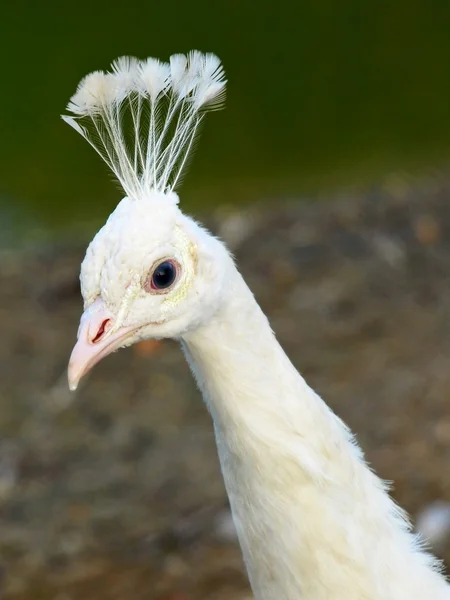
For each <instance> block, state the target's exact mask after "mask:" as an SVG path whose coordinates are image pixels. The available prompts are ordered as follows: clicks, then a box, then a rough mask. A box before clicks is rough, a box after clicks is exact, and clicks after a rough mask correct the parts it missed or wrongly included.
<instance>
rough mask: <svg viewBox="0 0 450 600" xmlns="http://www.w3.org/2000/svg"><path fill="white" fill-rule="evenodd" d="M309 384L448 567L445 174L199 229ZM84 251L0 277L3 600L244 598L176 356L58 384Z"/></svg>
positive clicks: (397, 180)
mask: <svg viewBox="0 0 450 600" xmlns="http://www.w3.org/2000/svg"><path fill="white" fill-rule="evenodd" d="M206 222H207V225H208V226H209V227H210V228H211V229H212V230H213V231H214V232H215V233H217V234H218V235H219V236H221V237H222V238H223V239H225V240H226V241H227V242H228V244H229V246H230V248H231V249H232V251H233V252H234V254H235V255H236V258H237V260H238V263H239V265H240V268H241V270H242V272H243V274H244V276H245V278H246V280H247V282H248V283H249V285H250V287H251V288H252V290H253V291H254V293H255V294H256V296H257V298H258V299H259V301H260V303H261V305H262V307H263V309H264V310H265V311H266V313H267V314H268V316H269V317H270V320H271V323H272V325H273V327H274V329H275V331H276V333H277V335H278V337H279V339H280V340H281V342H282V344H283V345H284V347H285V349H286V350H287V352H288V354H289V356H290V357H291V358H292V360H293V362H294V364H295V365H296V366H297V367H298V368H299V369H300V370H301V371H302V373H303V374H304V375H305V377H306V378H307V380H308V381H309V383H310V384H311V385H312V386H313V387H314V388H315V389H316V390H317V391H318V392H319V393H320V394H321V395H322V396H323V397H324V398H325V399H326V400H327V402H328V403H329V404H330V406H331V407H332V408H333V409H334V410H335V411H336V412H337V413H338V414H339V415H340V416H341V417H342V418H343V419H344V420H345V421H346V422H347V423H348V424H349V425H350V426H351V428H352V429H353V430H354V431H355V432H356V433H357V437H358V439H359V442H360V443H361V445H362V446H363V448H364V450H365V451H366V454H367V457H368V460H369V461H370V462H371V464H372V465H373V466H374V468H375V469H376V470H377V472H378V473H379V474H380V475H381V476H382V477H383V478H384V479H388V480H392V481H394V482H395V485H394V490H393V494H394V496H395V498H396V499H397V500H398V501H399V502H400V503H401V504H402V505H403V506H404V507H405V508H407V509H408V511H410V513H411V514H412V516H413V519H414V520H415V521H417V519H418V520H419V523H420V526H421V527H422V528H423V531H424V533H427V535H430V537H431V538H432V540H433V543H434V544H435V548H436V551H437V552H438V553H439V555H440V556H441V557H442V558H443V559H444V560H445V561H446V563H447V564H450V540H449V538H448V537H447V536H448V531H449V512H450V511H449V505H448V504H447V503H448V502H450V469H449V465H450V398H449V390H450V177H446V176H443V175H439V176H436V177H429V178H427V179H424V180H422V181H420V182H414V183H411V182H409V181H408V179H406V178H403V177H401V176H391V177H390V178H388V179H387V180H386V181H385V182H383V183H382V184H380V185H379V186H377V187H374V188H373V189H371V190H368V191H367V193H365V194H356V193H355V194H353V195H350V194H342V195H341V196H339V197H335V198H331V197H330V198H328V200H327V201H325V200H321V201H315V202H314V203H312V202H310V203H307V202H301V201H299V200H296V199H292V200H290V201H285V202H265V203H264V204H261V205H258V206H252V207H250V208H246V209H235V208H233V209H231V208H230V209H225V208H221V209H220V210H217V211H216V212H214V213H211V214H210V215H208V216H207V218H206ZM83 253H84V247H81V245H80V246H77V245H74V244H72V243H70V244H66V245H64V244H58V245H54V244H53V245H51V244H48V245H45V246H41V247H39V248H34V249H33V250H26V251H17V250H16V251H6V250H3V251H2V253H1V260H0V324H1V325H0V327H1V335H2V343H1V345H0V433H1V439H0V564H1V573H0V574H1V577H0V594H1V597H2V598H4V599H11V600H25V599H27V600H124V599H129V598H133V599H134V600H141V599H142V600H144V599H145V600H245V599H249V598H250V597H251V596H250V592H249V590H248V586H247V583H246V576H245V573H244V569H243V566H242V562H241V557H240V552H239V549H238V546H237V543H236V539H235V534H234V529H233V525H232V522H231V520H230V516H229V512H228V508H227V501H226V496H225V492H224V488H223V485H222V479H221V475H220V471H219V465H218V461H217V458H216V452H215V446H214V439H213V433H212V428H211V423H210V419H209V416H208V414H207V412H206V410H205V407H204V406H203V403H202V400H201V397H200V395H199V393H198V392H197V390H196V388H195V385H194V382H193V380H192V378H191V375H190V373H189V371H188V368H187V366H186V365H185V362H184V359H183V356H182V354H181V352H180V350H179V348H178V347H177V345H176V344H175V343H173V342H169V341H167V342H161V343H157V344H155V343H142V344H140V345H138V346H136V347H134V348H131V349H128V350H126V351H125V350H124V351H120V352H119V353H117V354H115V355H113V356H112V357H109V358H108V359H107V360H105V361H104V362H103V363H102V364H100V365H99V366H98V367H96V368H95V370H94V372H93V373H92V375H91V376H90V377H89V378H88V381H86V382H85V384H84V385H83V386H82V388H81V389H80V390H79V392H78V393H77V394H76V395H72V394H70V393H69V391H68V390H67V386H66V377H65V368H66V364H67V359H68V356H69V353H70V350H71V347H72V345H73V343H74V340H75V335H76V330H77V325H78V319H79V315H80V311H81V302H80V295H79V288H78V271H79V264H80V261H81V259H82V256H83Z"/></svg>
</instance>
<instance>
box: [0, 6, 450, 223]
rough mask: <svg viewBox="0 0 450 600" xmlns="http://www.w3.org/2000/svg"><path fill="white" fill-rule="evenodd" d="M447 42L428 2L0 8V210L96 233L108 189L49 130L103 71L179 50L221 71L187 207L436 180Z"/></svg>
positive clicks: (447, 119)
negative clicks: (204, 56)
mask: <svg viewBox="0 0 450 600" xmlns="http://www.w3.org/2000/svg"><path fill="white" fill-rule="evenodd" d="M449 27H450V3H448V2H447V1H444V0H441V1H431V2H430V1H426V0H397V2H394V3H393V2H388V1H386V0H378V2H370V1H369V2H360V1H359V0H340V1H339V2H337V1H336V0H334V1H333V0H309V1H305V0H300V1H297V0H283V1H281V2H276V3H274V2H269V1H261V0H260V1H259V2H257V3H256V2H251V1H243V0H227V1H224V2H220V3H219V2H211V1H209V0H208V1H206V0H195V1H194V2H184V1H182V0H174V1H173V2H171V3H165V2H151V1H146V2H138V1H135V0H131V1H129V2H126V3H113V2H111V1H110V0H109V1H108V2H106V1H104V0H92V1H91V2H78V3H76V4H68V3H61V2H56V1H53V0H48V1H47V2H45V3H43V2H32V1H31V0H28V1H27V2H24V1H23V0H22V1H18V2H14V3H5V4H4V6H3V8H2V20H1V24H0V40H1V42H0V43H1V44H2V46H3V47H2V56H3V65H2V71H3V72H2V94H1V96H0V108H1V110H0V119H1V125H0V130H1V134H2V135H1V140H2V143H1V144H0V152H1V156H0V165H1V177H0V197H1V198H2V199H3V201H4V202H6V203H7V202H8V199H11V200H13V201H14V206H16V207H18V209H19V212H22V213H24V212H26V213H27V214H30V213H31V214H34V215H35V216H36V217H37V218H39V219H43V220H45V221H46V222H47V223H53V224H59V225H64V224H67V223H70V222H71V221H73V220H77V219H80V218H81V219H91V218H99V217H103V218H104V217H105V216H106V214H107V213H108V212H109V210H110V209H111V207H112V206H114V203H115V202H116V200H117V199H118V198H119V192H118V191H116V190H117V187H115V186H114V184H111V177H110V176H109V175H108V173H107V171H106V167H104V166H103V165H101V164H100V161H99V159H98V157H97V156H95V155H94V153H93V152H92V150H91V149H90V148H89V146H88V145H87V144H86V143H85V142H84V141H83V140H82V139H81V138H80V137H79V136H77V135H76V134H75V133H74V132H73V131H71V130H70V129H69V127H67V126H66V125H64V123H63V122H62V121H61V120H60V119H59V115H60V114H61V113H62V112H64V108H65V105H66V103H67V101H68V99H69V97H70V96H71V94H72V93H73V92H74V90H75V88H76V85H77V83H78V81H79V80H80V79H81V78H82V77H83V76H84V75H85V74H86V73H88V72H90V71H92V70H94V69H98V68H107V67H108V66H109V64H110V62H111V60H113V59H114V58H115V57H117V56H119V55H122V54H133V55H136V56H139V57H146V56H149V55H153V56H158V57H161V58H164V59H167V57H168V56H169V55H170V54H172V53H175V52H185V51H187V50H190V49H192V48H198V49H200V50H205V51H213V52H215V53H217V54H218V55H219V56H220V57H221V59H222V60H223V62H224V65H225V68H226V71H227V75H228V79H229V94H228V106H227V110H226V111H224V112H222V113H218V114H216V115H212V116H210V118H209V119H208V122H207V125H206V127H205V131H204V133H203V140H202V143H201V144H200V146H199V149H198V151H197V156H196V158H195V160H194V165H193V168H191V172H190V173H189V175H188V177H187V179H186V183H185V184H184V185H183V200H184V201H187V204H188V207H189V205H190V206H192V204H193V203H194V202H197V204H200V203H206V202H208V201H209V199H210V197H214V198H215V201H224V200H227V201H237V200H240V199H241V198H243V197H245V198H248V199H252V198H255V197H257V196H266V195H273V194H283V193H297V194H298V193H308V192H310V191H311V190H314V189H318V188H320V187H323V186H328V185H330V183H331V182H332V183H333V184H335V183H336V182H343V183H349V182H352V181H355V180H357V179H359V178H367V177H372V176H374V175H376V174H377V173H381V172H382V171H383V170H387V169H389V170H390V169H397V168H409V167H411V168H416V167H424V166H427V165H429V164H438V163H439V164H442V163H444V162H445V161H446V160H447V159H448V155H449V146H450V107H449V81H450V36H449V34H448V32H449ZM5 206H7V204H5ZM23 208H26V210H25V211H24V210H22V209H23Z"/></svg>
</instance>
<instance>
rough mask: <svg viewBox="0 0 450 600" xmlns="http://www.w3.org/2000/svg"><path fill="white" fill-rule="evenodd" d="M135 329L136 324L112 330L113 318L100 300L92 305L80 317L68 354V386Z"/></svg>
mask: <svg viewBox="0 0 450 600" xmlns="http://www.w3.org/2000/svg"><path fill="white" fill-rule="evenodd" d="M135 331H136V328H135V327H119V328H118V329H117V330H114V317H113V315H112V313H111V312H110V311H109V310H108V308H107V307H106V306H105V304H104V302H103V300H101V299H98V300H96V301H95V302H94V303H93V304H91V306H90V307H89V308H88V309H87V310H86V311H85V312H84V313H83V315H82V317H81V320H80V327H79V329H78V341H77V343H76V344H75V346H74V348H73V350H72V354H71V356H70V360H69V367H68V369H67V375H68V380H69V388H70V389H71V390H72V391H73V390H76V389H77V386H78V383H79V382H80V379H81V378H82V377H83V376H84V375H86V373H87V372H88V371H90V370H91V369H92V367H93V366H94V365H96V364H97V363H98V362H100V361H101V359H102V358H104V357H105V356H108V354H111V352H114V350H118V349H119V348H120V347H121V346H123V345H124V344H125V342H126V340H127V339H128V338H130V337H131V336H132V335H133V333H134V332H135Z"/></svg>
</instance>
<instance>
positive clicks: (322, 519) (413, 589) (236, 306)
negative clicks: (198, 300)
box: [182, 266, 450, 600]
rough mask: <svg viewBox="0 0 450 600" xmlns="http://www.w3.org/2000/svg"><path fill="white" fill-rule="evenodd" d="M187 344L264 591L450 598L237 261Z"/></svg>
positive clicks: (309, 597)
mask: <svg viewBox="0 0 450 600" xmlns="http://www.w3.org/2000/svg"><path fill="white" fill-rule="evenodd" d="M182 345H183V348H184V351H185V354H186V357H187V359H188V362H189V364H190V366H191V369H192V371H193V374H194V376H195V377H196V379H197V382H198V385H199V387H200V389H201V391H202V393H203V396H204V399H205V402H206V404H207V406H208V408H209V410H210V412H211V415H212V418H213V422H214V428H215V433H216V440H217V446H218V452H219V458H220V462H221V466H222V471H223V475H224V480H225V485H226V488H227V492H228V495H229V499H230V504H231V508H232V511H233V516H234V519H235V523H236V527H237V531H238V535H239V540H240V544H241V547H242V550H243V554H244V559H245V562H246V566H247V569H248V572H249V577H250V581H251V584H252V588H253V592H254V594H255V598H257V600H281V598H282V599H283V600H300V599H305V600H329V598H331V597H332V598H333V599H334V600H344V599H345V600H366V599H367V600H381V599H382V600H406V599H408V600H415V599H419V598H420V599H421V600H423V598H425V597H430V598H431V597H433V598H435V599H438V598H439V600H441V599H444V598H446V599H447V600H450V588H448V586H447V585H446V583H445V581H444V579H443V578H442V577H441V576H440V575H439V574H438V573H437V572H436V571H435V565H434V563H433V560H432V559H431V558H430V557H429V555H427V554H425V553H424V552H422V551H421V550H420V549H419V548H418V546H417V544H416V543H415V539H414V537H413V536H412V535H411V534H410V533H409V528H408V525H407V522H406V521H405V519H404V516H403V514H402V512H401V511H400V510H399V509H398V508H397V507H396V506H395V504H394V503H393V502H392V500H391V499H390V498H389V496H388V494H387V493H386V491H385V486H384V485H383V483H382V482H381V481H380V480H379V479H378V478H377V477H376V476H375V475H374V474H373V473H372V471H371V470H370V469H369V468H368V467H367V466H366V464H365V462H364V459H363V456H362V452H361V450H360V449H359V447H358V446H357V445H356V443H355V442H354V440H353V438H352V435H351V433H350V432H349V430H348V428H347V427H346V426H345V425H344V424H343V423H342V421H341V420H340V419H338V417H336V415H334V413H333V412H332V411H331V410H330V409H329V408H328V407H327V406H326V404H325V403H324V402H323V401H322V400H321V398H320V397H319V396H318V395H317V394H316V393H315V392H314V391H313V390H312V389H311V388H310V387H308V385H307V384H306V382H305V381H304V379H303V378H302V377H301V375H300V374H299V373H298V372H297V370H296V369H295V368H294V367H293V365H292V364H291V362H290V361H289V359H288V358H287V356H286V355H285V353H284V351H283V350H282V348H281V347H280V345H279V344H278V342H277V341H276V339H275V337H274V335H273V333H272V330H271V328H270V326H269V323H268V321H267V319H266V317H265V316H264V314H263V313H262V311H261V309H260V308H259V306H258V304H257V303H256V301H255V299H254V297H253V295H252V293H251V292H250V290H249V289H248V287H247V286H246V284H245V282H244V281H243V279H242V277H241V276H240V274H239V273H238V272H237V270H236V269H235V268H234V266H233V267H232V268H231V269H230V276H229V281H228V278H227V291H226V293H225V294H224V299H223V302H222V305H221V306H220V308H219V310H218V311H217V313H216V314H215V316H214V317H213V318H212V319H211V321H210V322H209V323H208V324H207V325H205V326H202V327H200V328H199V329H197V330H196V331H194V332H191V333H189V334H188V335H186V336H185V337H184V339H183V341H182ZM431 590H432V591H431Z"/></svg>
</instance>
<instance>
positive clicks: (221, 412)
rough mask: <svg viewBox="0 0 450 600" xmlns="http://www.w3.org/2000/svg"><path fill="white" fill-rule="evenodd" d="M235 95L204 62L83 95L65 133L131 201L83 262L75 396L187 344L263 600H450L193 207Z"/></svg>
mask: <svg viewBox="0 0 450 600" xmlns="http://www.w3.org/2000/svg"><path fill="white" fill-rule="evenodd" d="M224 92H225V81H224V74H223V70H222V67H221V65H220V62H219V60H218V59H217V58H216V57H215V56H213V55H203V54H201V53H199V52H192V53H190V54H189V55H188V56H187V57H185V56H182V55H176V56H174V57H172V58H171V60H170V64H165V63H161V62H159V61H157V60H155V59H148V60H147V61H138V60H137V59H134V58H122V59H119V60H118V61H116V62H115V63H113V68H112V72H111V73H106V74H105V73H100V72H97V73H93V74H91V75H88V77H86V78H85V79H84V80H83V81H82V82H81V84H80V86H79V87H78V90H77V92H76V94H75V95H74V96H73V98H72V100H71V102H70V104H69V106H68V109H69V110H70V111H71V112H72V113H74V115H75V116H74V117H64V118H65V120H66V121H67V122H68V123H69V124H70V125H72V126H73V127H74V128H75V129H76V130H77V131H78V132H79V133H81V135H83V137H85V138H86V139H87V140H88V142H89V143H90V144H91V145H92V146H94V148H95V149H96V150H97V152H98V153H99V154H100V155H101V156H102V158H103V159H104V160H105V162H106V163H107V164H108V165H109V166H110V168H111V169H112V171H113V172H114V173H115V175H116V176H117V178H118V180H119V181H120V183H121V185H122V186H123V188H124V190H125V193H126V197H125V198H124V199H123V200H122V201H121V202H120V203H119V205H118V207H117V208H116V210H115V211H114V212H113V213H112V215H111V216H110V217H109V219H108V221H107V223H106V224H105V226H104V227H103V228H102V229H101V230H100V231H99V232H98V234H97V235H96V237H95V238H94V240H93V241H92V242H91V244H90V246H89V248H88V250H87V253H86V258H85V260H84V261H83V264H82V268H81V287H82V294H83V298H84V303H85V312H84V314H83V316H82V318H81V323H80V328H79V332H78V342H77V344H76V346H75V348H74V350H73V353H72V356H71V360H70V363H69V383H70V386H71V388H72V389H74V388H76V386H77V384H78V382H79V380H80V378H81V377H82V376H83V375H84V373H86V372H87V371H88V370H89V369H90V368H91V367H92V366H93V365H94V364H95V363H96V362H98V361H99V360H101V359H102V358H103V357H104V356H106V355H107V354H109V353H110V352H112V351H113V350H116V349H118V348H120V347H122V346H127V345H131V344H132V343H134V342H136V341H137V340H140V339H146V338H147V339H148V338H164V337H172V338H175V339H178V340H179V341H180V342H181V345H182V347H183V350H184V352H185V354H186V357H187V360H188V362H189V364H190V366H191V369H192V372H193V374H194V376H195V377H196V379H197V382H198V385H199V387H200V389H201V390H202V393H203V397H204V399H205V402H206V404H207V406H208V408H209V410H210V412H211V415H212V418H213V422H214V429H215V433H216V440H217V447H218V452H219V457H220V462H221V466H222V471H223V476H224V480H225V485H226V488H227V492H228V495H229V499H230V504H231V508H232V511H233V516H234V520H235V523H236V527H237V531H238V535H239V540H240V544H241V547H242V551H243V555H244V559H245V563H246V566H247V569H248V573H249V577H250V581H251V585H252V588H253V592H254V595H255V598H257V600H300V599H302V600H425V599H430V600H431V599H433V600H444V599H446V600H450V588H449V586H448V585H447V583H446V580H445V578H444V577H443V576H442V575H441V574H440V572H439V564H438V563H437V561H435V559H434V558H433V557H432V556H431V555H430V554H428V553H426V552H424V551H423V549H422V548H421V546H420V544H419V543H418V541H417V539H416V538H415V537H414V536H413V534H412V533H411V532H410V527H409V524H408V522H407V519H406V517H405V515H404V513H403V512H402V511H401V510H400V509H399V508H398V507H397V506H396V505H395V504H394V502H393V501H392V500H391V499H390V497H389V496H388V494H387V492H386V486H385V485H384V483H383V482H382V481H381V480H380V479H378V478H377V477H376V475H375V474H374V473H373V472H372V471H371V470H370V469H369V468H368V466H367V465H366V463H365V461H364V458H363V455H362V452H361V450H360V448H359V447H358V446H357V444H356V443H355V441H354V439H353V437H352V435H351V433H350V432H349V430H348V429H347V427H346V426H345V425H344V424H343V423H342V421H340V419H339V418H338V417H336V416H335V415H334V414H333V412H332V411H331V410H330V409H329V408H328V407H327V406H326V404H325V403H324V402H323V401H322V400H321V398H319V397H318V396H317V394H315V393H314V391H313V390H311V388H309V387H308V385H307V384H306V382H305V381H304V380H303V378H302V377H301V375H300V374H299V373H298V372H297V371H296V370H295V368H294V367H293V365H292V364H291V362H290V361H289V359H288V358H287V356H286V355H285V353H284V352H283V350H282V348H281V347H280V345H279V344H278V342H277V341H276V339H275V337H274V335H273V333H272V331H271V328H270V325H269V323H268V321H267V319H266V317H265V316H264V314H263V313H262V312H261V310H260V308H259V306H258V304H257V302H256V301H255V299H254V297H253V295H252V293H251V292H250V290H249V289H248V287H247V286H246V284H245V282H244V280H243V279H242V277H241V275H240V274H239V272H238V270H237V269H236V267H235V265H234V262H233V260H232V258H231V256H230V254H229V253H228V251H227V250H226V248H225V246H224V245H223V244H222V243H221V242H220V241H219V240H217V239H216V238H214V237H213V236H212V235H210V234H209V233H208V232H206V231H205V230H204V229H203V228H201V227H200V226H199V225H197V224H196V223H195V222H194V221H193V220H192V219H190V218H188V217H186V216H185V215H184V214H183V213H182V212H181V211H180V209H179V207H178V196H177V195H176V194H175V191H174V188H175V186H176V184H177V183H178V182H179V179H180V176H181V173H182V171H183V169H184V166H185V163H186V160H187V158H188V156H189V154H190V151H191V148H192V144H193V141H194V138H195V135H196V133H197V131H198V126H199V124H200V121H201V119H202V117H203V115H204V113H205V111H206V110H209V109H211V108H217V107H218V105H219V104H220V101H221V100H222V99H223V96H224Z"/></svg>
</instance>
